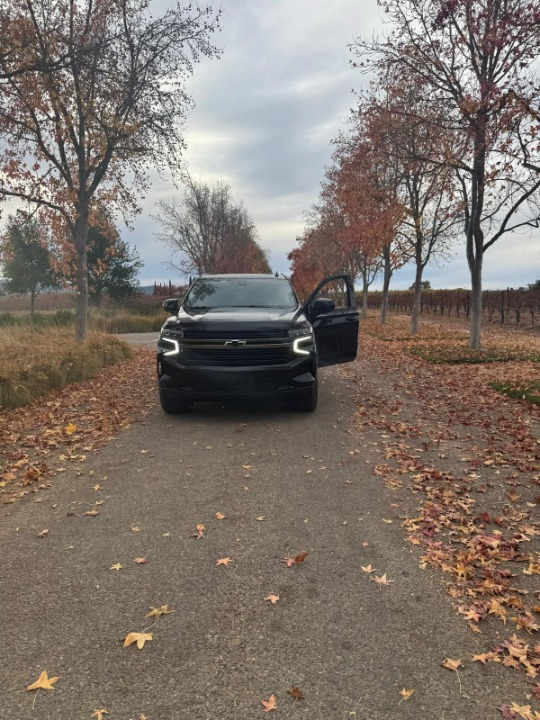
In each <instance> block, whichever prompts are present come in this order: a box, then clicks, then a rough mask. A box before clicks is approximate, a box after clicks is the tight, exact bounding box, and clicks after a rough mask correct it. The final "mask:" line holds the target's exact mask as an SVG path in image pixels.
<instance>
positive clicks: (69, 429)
mask: <svg viewBox="0 0 540 720" xmlns="http://www.w3.org/2000/svg"><path fill="white" fill-rule="evenodd" d="M76 430H77V426H76V425H74V424H73V423H71V422H70V423H68V424H67V425H66V427H65V428H64V432H65V433H66V435H73V433H74V432H75V431H76Z"/></svg>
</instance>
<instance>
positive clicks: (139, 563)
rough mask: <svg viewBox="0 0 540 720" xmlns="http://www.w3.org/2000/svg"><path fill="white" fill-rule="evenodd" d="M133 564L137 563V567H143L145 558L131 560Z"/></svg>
mask: <svg viewBox="0 0 540 720" xmlns="http://www.w3.org/2000/svg"><path fill="white" fill-rule="evenodd" d="M133 562H135V563H137V565H144V564H145V563H146V558H144V557H138V558H133Z"/></svg>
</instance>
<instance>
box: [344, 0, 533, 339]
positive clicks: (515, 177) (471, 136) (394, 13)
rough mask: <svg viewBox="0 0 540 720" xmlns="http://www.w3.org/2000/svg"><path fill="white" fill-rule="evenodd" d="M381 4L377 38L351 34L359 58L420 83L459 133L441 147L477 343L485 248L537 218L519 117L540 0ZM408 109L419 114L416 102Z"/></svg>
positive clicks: (389, 0) (392, 0)
mask: <svg viewBox="0 0 540 720" xmlns="http://www.w3.org/2000/svg"><path fill="white" fill-rule="evenodd" d="M380 4H381V6H382V7H383V8H384V10H385V13H386V16H387V19H388V20H389V25H390V32H389V33H388V35H387V36H386V37H385V38H384V39H375V40H371V41H366V40H363V39H361V38H357V39H356V40H355V41H354V43H353V45H352V50H353V52H354V53H355V54H356V56H357V58H358V66H360V67H362V68H363V69H366V68H369V67H370V65H371V64H372V63H373V62H374V63H375V64H376V66H377V67H378V68H379V70H380V72H382V73H387V72H393V73H394V72H395V73H396V74H398V75H402V76H404V77H407V78H408V80H409V82H410V84H411V85H412V84H414V83H417V84H418V85H419V86H421V87H423V88H426V91H427V95H426V100H429V102H430V103H431V106H432V108H433V109H434V110H435V109H436V110H437V112H436V115H437V118H438V120H437V122H438V124H439V125H442V126H443V127H444V129H446V130H448V131H451V132H453V133H454V137H455V136H458V137H459V138H460V142H459V143H458V144H457V145H456V146H455V147H453V146H452V145H448V146H447V147H445V153H446V156H445V158H444V163H445V164H446V165H447V166H448V167H451V168H453V169H454V171H455V173H456V177H457V183H458V188H459V191H460V193H461V199H462V205H463V215H464V228H465V242H466V256H467V261H468V265H469V269H470V273H471V288H472V291H471V333H470V341H469V344H470V347H471V348H479V347H480V344H481V318H482V268H483V259H484V253H485V252H486V251H487V250H488V249H489V248H490V247H491V246H492V245H493V244H494V243H495V242H496V241H497V240H499V239H500V238H501V236H502V235H503V234H505V233H508V232H511V231H512V230H515V229H517V228H522V227H524V226H527V225H529V226H531V225H533V226H534V225H536V224H537V222H538V218H539V213H538V210H537V208H536V207H535V205H534V196H535V193H536V191H537V190H538V189H539V188H540V177H539V176H538V175H537V174H536V173H535V172H534V170H533V169H532V168H531V167H529V166H527V163H526V162H524V161H523V159H522V158H521V159H518V157H517V150H518V149H519V141H518V139H517V138H516V125H517V124H519V117H520V115H521V114H522V113H523V112H524V109H523V108H524V107H525V106H526V104H527V101H526V99H527V98H528V97H530V95H531V92H532V91H533V89H534V88H533V83H532V81H531V77H530V69H531V66H532V64H533V63H534V62H535V61H536V59H537V57H538V55H539V52H540V23H539V20H540V2H539V1H538V0H503V1H501V0H380ZM516 97H519V98H520V101H519V102H518V101H517V100H516ZM403 113H407V108H406V107H404V108H403ZM411 114H412V116H413V117H416V118H417V119H419V118H418V117H417V116H416V115H415V111H414V109H413V110H412V113H411ZM430 117H431V113H430V114H429V115H428V116H427V118H426V122H427V123H429V121H430ZM428 159H429V160H435V158H433V157H429V158H428ZM437 161H438V158H437Z"/></svg>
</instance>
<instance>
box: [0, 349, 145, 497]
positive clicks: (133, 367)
mask: <svg viewBox="0 0 540 720" xmlns="http://www.w3.org/2000/svg"><path fill="white" fill-rule="evenodd" d="M153 360H154V357H153V353H151V352H149V351H147V350H138V351H137V352H136V353H135V357H134V358H133V359H131V360H127V361H125V362H122V363H119V364H118V365H114V366H111V367H108V368H104V369H103V370H102V371H101V372H100V373H99V374H98V375H96V376H95V377H94V378H92V379H90V380H86V381H84V382H80V383H74V384H72V385H69V386H68V387H67V388H65V389H64V390H62V391H58V392H52V393H49V394H48V395H47V396H45V397H44V398H42V399H41V400H39V401H37V402H36V403H34V404H33V405H30V406H27V407H23V408H18V409H16V410H0V504H6V503H13V502H15V501H16V500H17V498H20V497H23V496H25V495H27V494H28V493H31V492H32V493H35V492H37V491H38V490H40V489H43V488H44V487H47V486H48V484H49V481H50V478H51V477H52V476H53V475H54V474H55V473H58V472H62V471H63V469H64V468H65V466H66V464H67V463H73V462H75V463H81V462H84V460H85V459H86V457H87V455H88V453H89V452H90V451H91V450H93V449H95V448H97V447H99V446H100V445H103V444H104V443H106V442H108V441H109V440H110V439H111V438H112V437H113V436H114V435H115V434H117V433H118V432H119V430H121V429H122V428H125V427H127V426H128V425H129V424H130V423H131V422H133V421H134V420H140V419H141V418H142V417H143V416H144V414H145V412H146V410H147V409H148V407H149V406H150V399H152V400H153V392H154V372H155V371H154V362H153Z"/></svg>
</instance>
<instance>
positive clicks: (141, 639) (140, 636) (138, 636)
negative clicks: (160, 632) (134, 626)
mask: <svg viewBox="0 0 540 720" xmlns="http://www.w3.org/2000/svg"><path fill="white" fill-rule="evenodd" d="M147 640H152V633H140V632H131V633H129V634H128V635H126V637H125V640H124V647H128V646H129V645H132V644H133V643H137V647H138V648H139V650H142V649H143V647H144V643H145V642H146V641H147Z"/></svg>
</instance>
